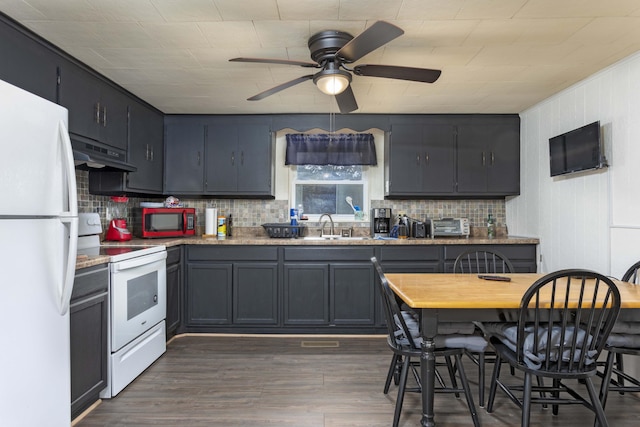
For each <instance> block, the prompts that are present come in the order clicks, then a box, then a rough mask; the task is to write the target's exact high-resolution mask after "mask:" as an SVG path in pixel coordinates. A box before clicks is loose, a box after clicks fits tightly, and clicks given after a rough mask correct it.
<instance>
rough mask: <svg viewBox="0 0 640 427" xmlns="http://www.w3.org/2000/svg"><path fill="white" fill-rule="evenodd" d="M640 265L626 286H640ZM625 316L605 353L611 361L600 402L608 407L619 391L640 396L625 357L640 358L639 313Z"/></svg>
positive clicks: (638, 383)
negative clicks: (625, 365)
mask: <svg viewBox="0 0 640 427" xmlns="http://www.w3.org/2000/svg"><path fill="white" fill-rule="evenodd" d="M639 271H640V261H638V262H636V263H635V264H633V265H632V266H631V267H629V269H628V270H627V271H626V272H625V274H624V276H622V281H623V282H629V283H633V284H636V285H638V284H640V274H638V272H639ZM625 314H626V313H625V312H622V313H620V316H619V317H618V321H617V322H616V324H615V326H614V327H613V331H612V333H611V334H610V335H609V339H608V340H607V345H606V347H605V350H606V351H607V352H608V353H607V361H606V362H605V364H604V366H605V369H604V372H603V373H602V374H601V376H602V377H603V380H602V385H601V387H600V400H601V401H602V406H603V407H604V406H605V405H606V403H607V396H608V393H609V392H611V391H617V392H618V393H620V394H623V393H625V392H629V393H637V392H640V380H639V379H638V378H637V377H634V376H632V375H630V374H629V373H628V372H625V371H624V363H623V357H624V356H640V319H638V318H637V315H636V313H633V312H632V313H631V315H630V316H625Z"/></svg>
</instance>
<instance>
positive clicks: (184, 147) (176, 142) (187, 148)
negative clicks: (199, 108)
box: [164, 123, 205, 194]
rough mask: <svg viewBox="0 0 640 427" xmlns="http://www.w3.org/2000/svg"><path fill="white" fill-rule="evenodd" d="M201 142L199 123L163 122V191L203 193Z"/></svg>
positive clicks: (201, 125)
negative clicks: (164, 123)
mask: <svg viewBox="0 0 640 427" xmlns="http://www.w3.org/2000/svg"><path fill="white" fill-rule="evenodd" d="M204 141H205V126H204V125H203V124H199V123H169V124H166V125H165V167H164V193H165V194H202V193H203V191H204V180H203V177H204Z"/></svg>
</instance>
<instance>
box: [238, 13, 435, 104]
mask: <svg viewBox="0 0 640 427" xmlns="http://www.w3.org/2000/svg"><path fill="white" fill-rule="evenodd" d="M402 34H404V31H403V30H402V29H401V28H399V27H396V26H395V25H393V24H390V23H388V22H385V21H377V22H376V23H374V24H373V25H371V26H370V27H369V28H367V29H366V30H364V31H363V32H362V33H360V34H359V35H358V36H356V37H353V36H352V35H351V34H349V33H345V32H342V31H336V30H326V31H321V32H319V33H317V34H314V35H313V36H311V37H310V38H309V42H308V45H309V50H310V51H311V59H313V62H308V61H292V60H287V59H269V58H233V59H230V60H229V61H231V62H258V63H265V64H283V65H298V66H301V67H306V68H321V70H320V71H319V72H317V73H315V74H308V75H305V76H302V77H298V78H297V79H293V80H291V81H288V82H286V83H282V84H280V85H278V86H275V87H272V88H271V89H268V90H265V91H264V92H261V93H259V94H257V95H254V96H252V97H251V98H248V99H247V100H248V101H258V100H261V99H264V98H266V97H267V96H270V95H273V94H275V93H277V92H280V91H281V90H284V89H287V88H289V87H291V86H295V85H297V84H299V83H303V82H305V81H307V80H313V82H314V83H315V84H316V86H318V89H320V90H321V91H322V92H324V93H326V94H327V95H335V97H336V101H337V103H338V108H340V112H341V113H343V114H346V113H350V112H352V111H355V110H357V109H358V104H357V102H356V99H355V96H354V94H353V90H352V89H351V79H352V76H351V73H353V74H355V75H357V76H368V77H386V78H389V79H400V80H412V81H416V82H423V83H433V82H435V81H436V80H438V77H440V74H441V71H440V70H431V69H428V68H413V67H400V66H395V65H366V64H362V65H356V66H355V67H353V68H349V67H348V66H347V64H351V63H353V62H356V61H358V60H359V59H360V58H362V57H363V56H365V55H367V54H368V53H370V52H372V51H374V50H376V49H377V48H379V47H381V46H383V45H385V44H387V43H389V42H390V41H391V40H393V39H395V38H396V37H399V36H401V35H402Z"/></svg>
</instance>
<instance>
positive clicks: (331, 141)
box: [285, 133, 378, 166]
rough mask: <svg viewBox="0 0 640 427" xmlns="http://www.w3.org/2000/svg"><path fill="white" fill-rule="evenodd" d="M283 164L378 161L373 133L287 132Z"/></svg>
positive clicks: (372, 163)
mask: <svg viewBox="0 0 640 427" xmlns="http://www.w3.org/2000/svg"><path fill="white" fill-rule="evenodd" d="M286 136H287V153H286V157H285V165H336V166H349V165H367V166H375V165H377V164H378V161H377V159H376V146H375V142H374V139H373V134H370V133H340V134H300V133H289V134H287V135H286Z"/></svg>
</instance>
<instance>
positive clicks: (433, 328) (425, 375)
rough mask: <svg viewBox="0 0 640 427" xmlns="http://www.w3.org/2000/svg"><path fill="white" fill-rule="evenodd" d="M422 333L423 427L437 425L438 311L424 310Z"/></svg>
mask: <svg viewBox="0 0 640 427" xmlns="http://www.w3.org/2000/svg"><path fill="white" fill-rule="evenodd" d="M421 314H422V319H421V325H420V326H421V328H420V330H421V333H422V354H421V355H420V376H421V381H422V421H421V424H422V426H423V427H435V425H436V422H435V419H434V409H433V407H434V405H433V401H434V395H435V393H434V387H435V380H436V356H435V350H436V344H435V341H434V339H435V336H436V333H437V331H438V312H437V311H436V310H431V309H423V310H422V313H421Z"/></svg>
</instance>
